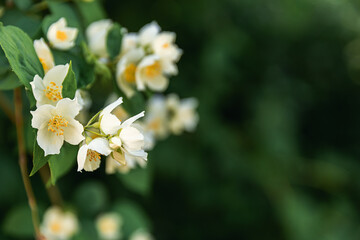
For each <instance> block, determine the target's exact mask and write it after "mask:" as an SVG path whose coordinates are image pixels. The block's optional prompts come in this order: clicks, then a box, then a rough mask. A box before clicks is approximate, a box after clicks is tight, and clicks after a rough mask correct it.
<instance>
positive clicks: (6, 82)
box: [0, 72, 22, 90]
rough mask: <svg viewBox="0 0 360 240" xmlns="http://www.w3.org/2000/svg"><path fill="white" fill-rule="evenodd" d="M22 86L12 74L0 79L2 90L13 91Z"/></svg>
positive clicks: (0, 88)
mask: <svg viewBox="0 0 360 240" xmlns="http://www.w3.org/2000/svg"><path fill="white" fill-rule="evenodd" d="M21 85H22V83H21V82H20V81H19V78H18V77H17V76H16V75H15V74H14V73H12V72H10V73H8V74H7V75H5V76H4V77H3V78H1V79H0V90H11V89H14V88H17V87H20V86H21Z"/></svg>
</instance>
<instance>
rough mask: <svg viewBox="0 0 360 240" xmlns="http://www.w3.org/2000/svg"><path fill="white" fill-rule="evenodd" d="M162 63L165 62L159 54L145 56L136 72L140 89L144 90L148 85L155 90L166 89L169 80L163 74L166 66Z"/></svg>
mask: <svg viewBox="0 0 360 240" xmlns="http://www.w3.org/2000/svg"><path fill="white" fill-rule="evenodd" d="M162 64H163V62H161V60H160V58H159V56H157V55H149V56H146V57H144V58H143V60H142V61H141V62H140V63H139V65H138V67H137V69H136V73H135V78H136V85H137V88H138V90H140V91H143V90H145V87H146V86H147V87H148V88H149V89H151V90H153V91H157V92H162V91H165V89H166V88H167V87H168V85H169V80H168V79H167V78H166V77H165V76H164V75H163V73H164V69H163V67H164V66H163V65H162Z"/></svg>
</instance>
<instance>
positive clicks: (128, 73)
mask: <svg viewBox="0 0 360 240" xmlns="http://www.w3.org/2000/svg"><path fill="white" fill-rule="evenodd" d="M135 71H136V65H135V64H133V63H130V64H129V65H127V66H126V68H125V71H124V73H123V75H124V78H125V80H126V81H127V82H129V83H135Z"/></svg>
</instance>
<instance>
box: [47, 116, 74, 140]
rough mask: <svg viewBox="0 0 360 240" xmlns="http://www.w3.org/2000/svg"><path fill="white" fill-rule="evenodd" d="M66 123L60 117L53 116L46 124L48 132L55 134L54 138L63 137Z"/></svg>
mask: <svg viewBox="0 0 360 240" xmlns="http://www.w3.org/2000/svg"><path fill="white" fill-rule="evenodd" d="M68 123H69V122H68V121H67V120H66V119H65V118H63V117H62V116H59V115H55V116H53V117H52V118H51V119H50V120H49V123H48V131H51V132H53V133H55V134H56V136H60V135H64V128H65V127H67V125H68Z"/></svg>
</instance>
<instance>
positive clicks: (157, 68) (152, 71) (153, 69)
mask: <svg viewBox="0 0 360 240" xmlns="http://www.w3.org/2000/svg"><path fill="white" fill-rule="evenodd" d="M160 74H161V65H160V62H159V61H156V62H154V64H152V65H150V66H147V67H146V68H145V75H146V76H147V77H149V78H154V77H157V76H159V75H160Z"/></svg>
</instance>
